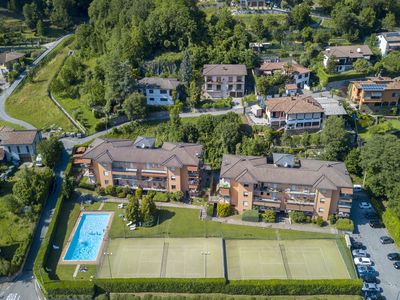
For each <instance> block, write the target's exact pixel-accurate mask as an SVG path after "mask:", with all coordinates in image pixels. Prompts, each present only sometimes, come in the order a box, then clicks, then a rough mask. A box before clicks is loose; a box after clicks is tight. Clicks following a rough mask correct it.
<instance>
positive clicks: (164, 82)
mask: <svg viewBox="0 0 400 300" xmlns="http://www.w3.org/2000/svg"><path fill="white" fill-rule="evenodd" d="M180 84H181V83H180V82H179V81H178V79H176V78H159V77H145V78H142V79H140V80H139V82H138V85H139V90H140V91H141V92H142V93H143V95H145V96H146V103H147V105H161V106H167V105H174V100H175V99H174V93H176V97H178V96H179V95H178V91H177V90H178V87H179V86H180Z"/></svg>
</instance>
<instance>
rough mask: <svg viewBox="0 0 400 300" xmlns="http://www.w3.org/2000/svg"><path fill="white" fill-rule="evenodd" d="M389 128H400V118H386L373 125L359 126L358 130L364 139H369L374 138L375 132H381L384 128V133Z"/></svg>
mask: <svg viewBox="0 0 400 300" xmlns="http://www.w3.org/2000/svg"><path fill="white" fill-rule="evenodd" d="M388 128H391V130H400V120H386V121H384V122H382V123H380V124H378V125H372V126H368V127H365V128H362V127H361V126H359V128H358V132H359V134H360V137H361V138H362V139H363V140H364V141H368V140H370V139H371V138H372V136H373V135H374V132H377V133H378V134H379V133H380V131H381V130H382V133H384V132H385V131H386V130H387V129H388Z"/></svg>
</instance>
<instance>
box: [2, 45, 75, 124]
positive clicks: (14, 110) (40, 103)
mask: <svg viewBox="0 0 400 300" xmlns="http://www.w3.org/2000/svg"><path fill="white" fill-rule="evenodd" d="M68 50H69V49H68V47H63V45H62V44H61V45H59V46H58V47H57V48H55V49H54V50H53V51H57V53H58V54H57V55H56V56H55V57H54V58H53V59H52V60H50V61H49V62H48V63H47V64H45V65H44V66H42V67H41V68H40V70H39V71H38V72H37V75H36V76H35V78H34V82H29V81H25V82H24V83H22V85H21V86H20V87H19V88H18V89H17V90H16V91H15V92H14V93H13V94H12V95H11V96H10V97H9V98H8V99H7V101H6V104H5V106H6V111H7V113H8V114H9V115H10V116H12V117H14V118H16V119H21V120H24V121H26V122H28V123H30V124H32V125H33V126H35V127H37V128H40V129H44V128H49V127H51V126H56V127H61V128H63V129H64V131H76V129H75V127H74V126H73V125H72V123H71V122H70V121H69V120H68V119H67V117H66V116H65V115H64V114H63V113H62V112H61V111H60V109H59V108H58V107H57V106H56V105H55V104H54V103H53V102H52V101H51V99H50V98H49V97H48V93H47V91H48V88H49V85H50V82H51V80H52V78H53V77H54V76H55V74H56V73H57V70H59V68H60V67H61V66H62V63H63V61H64V59H65V57H66V56H67V54H68Z"/></svg>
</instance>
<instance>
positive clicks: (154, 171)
mask: <svg viewBox="0 0 400 300" xmlns="http://www.w3.org/2000/svg"><path fill="white" fill-rule="evenodd" d="M142 173H152V174H167V171H166V170H151V169H144V170H142Z"/></svg>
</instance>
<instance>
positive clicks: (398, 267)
mask: <svg viewBox="0 0 400 300" xmlns="http://www.w3.org/2000/svg"><path fill="white" fill-rule="evenodd" d="M393 266H394V268H395V269H400V261H396V262H395V263H394V264H393Z"/></svg>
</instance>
